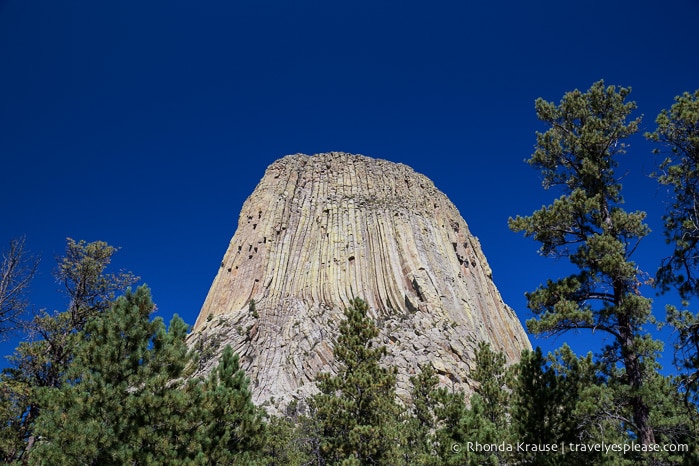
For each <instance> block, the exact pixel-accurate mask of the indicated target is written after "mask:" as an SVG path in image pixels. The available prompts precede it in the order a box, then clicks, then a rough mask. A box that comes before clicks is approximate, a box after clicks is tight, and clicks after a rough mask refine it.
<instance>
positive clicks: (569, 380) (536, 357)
mask: <svg viewBox="0 0 699 466" xmlns="http://www.w3.org/2000/svg"><path fill="white" fill-rule="evenodd" d="M566 348H567V347H566ZM576 359H577V358H576ZM576 362H577V361H576ZM568 369H569V370H568V371H567V373H566V374H565V375H562V374H557V373H556V371H555V370H554V369H553V368H551V367H549V366H548V365H547V362H546V359H545V358H544V356H543V354H542V352H541V349H540V348H537V349H536V350H535V351H525V352H523V353H522V359H521V361H520V362H519V364H518V369H517V374H518V376H517V380H516V384H515V391H514V396H513V398H514V404H513V409H512V424H513V430H514V433H515V436H516V440H517V442H524V443H525V444H529V445H561V444H564V445H568V444H569V443H578V439H579V438H580V434H581V433H582V432H581V431H580V430H579V429H580V427H581V424H580V423H579V421H580V418H578V416H577V414H576V410H577V403H578V402H579V400H580V394H579V391H580V389H581V386H580V385H579V378H578V377H577V374H576V372H577V364H576V365H574V366H572V367H571V366H569V367H568ZM583 455H584V456H583ZM519 459H520V460H521V461H522V462H523V463H524V464H537V465H557V464H569V463H570V462H571V461H574V462H575V463H576V464H583V461H590V460H592V459H593V458H592V454H590V453H587V452H586V453H583V454H576V453H575V452H571V453H568V454H565V455H564V454H560V453H551V452H545V453H541V452H523V453H522V454H521V455H519Z"/></svg>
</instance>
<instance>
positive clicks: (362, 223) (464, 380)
mask: <svg viewBox="0 0 699 466" xmlns="http://www.w3.org/2000/svg"><path fill="white" fill-rule="evenodd" d="M353 297H361V298H363V299H364V300H365V301H367V303H368V304H369V306H370V308H371V311H370V312H371V314H372V317H373V318H374V319H375V320H376V323H377V325H378V327H379V329H380V336H379V342H380V343H381V344H384V345H386V347H387V349H388V356H387V358H386V360H385V362H386V363H387V364H393V365H395V366H396V367H397V368H398V393H399V395H401V394H403V395H404V394H405V393H406V392H407V390H408V378H409V377H410V376H411V375H412V374H414V373H415V372H416V371H417V370H418V366H419V365H423V364H431V365H432V366H433V367H434V369H435V370H436V372H437V373H438V375H439V377H440V381H441V382H442V383H443V384H449V385H450V386H456V387H457V388H459V387H460V388H464V389H465V390H466V391H467V392H468V391H470V390H469V379H468V373H469V368H470V367H471V366H472V365H473V354H474V348H475V346H476V345H477V343H478V342H479V341H488V342H490V343H491V345H492V347H493V348H494V349H497V350H501V351H503V352H504V353H505V355H506V356H507V358H508V359H509V361H516V360H517V359H518V358H519V355H520V352H521V351H522V349H525V348H530V347H531V346H530V343H529V340H528V338H527V336H526V334H525V332H524V330H523V328H522V326H521V324H520V322H519V320H518V319H517V316H516V315H515V313H514V312H513V310H512V309H511V308H510V307H508V306H507V305H506V304H505V303H504V302H503V300H502V298H501V297H500V294H499V292H498V290H497V288H496V287H495V284H494V283H493V279H492V273H491V270H490V268H489V266H488V263H487V261H486V259H485V257H484V255H483V252H482V251H481V247H480V244H479V242H478V240H477V239H476V238H475V237H474V236H473V235H471V233H470V232H469V229H468V226H467V225H466V222H465V221H464V219H463V218H462V217H461V215H460V214H459V212H458V211H457V209H456V207H455V206H454V204H453V203H452V202H451V201H449V199H448V198H447V197H446V196H445V195H444V194H443V193H442V192H440V191H439V190H438V189H437V188H436V187H435V186H434V184H433V183H432V181H430V180H429V179H428V178H427V177H425V176H424V175H421V174H419V173H416V172H415V171H413V170H412V169H411V168H410V167H408V166H406V165H402V164H397V163H393V162H389V161H386V160H378V159H373V158H369V157H364V156H360V155H351V154H346V153H337V152H333V153H326V154H317V155H313V156H307V155H301V154H297V155H290V156H287V157H284V158H282V159H280V160H277V161H276V162H274V163H273V164H272V165H270V166H269V167H268V168H267V171H266V172H265V175H264V177H263V178H262V180H261V181H260V183H259V184H258V185H257V187H256V188H255V191H254V192H253V193H252V194H251V195H250V197H249V198H248V199H247V200H246V201H245V203H244V205H243V208H242V212H241V213H240V218H239V221H238V229H237V230H236V232H235V234H234V235H233V238H232V239H231V242H230V244H229V246H228V250H227V251H226V254H225V256H224V257H223V261H222V262H221V266H220V268H219V270H218V273H217V275H216V278H215V279H214V282H213V284H212V285H211V289H210V291H209V294H208V296H207V297H206V301H205V302H204V305H203V307H202V309H201V312H200V314H199V317H198V318H197V321H196V324H195V325H194V328H193V332H192V335H191V338H190V341H191V342H192V345H193V346H194V347H195V348H198V349H199V351H200V352H201V358H202V359H201V361H202V370H207V369H208V367H210V366H211V365H212V364H213V363H214V362H215V360H216V359H217V355H218V353H219V352H220V350H221V348H223V346H225V345H226V344H230V345H231V346H232V348H233V350H234V351H235V352H237V353H238V354H239V355H240V357H241V364H242V367H243V368H244V369H245V371H246V372H247V375H248V376H249V377H250V380H251V385H250V386H251V388H252V392H253V397H254V400H255V401H256V402H257V403H259V404H266V405H268V406H270V407H273V408H274V409H281V408H283V406H285V405H286V404H287V403H288V402H289V401H291V400H292V399H304V398H305V397H306V396H308V395H309V394H311V393H314V392H315V386H314V380H315V376H316V374H317V373H318V372H319V371H332V370H333V353H332V348H333V341H334V338H335V337H336V335H337V329H338V326H339V322H340V321H341V319H342V318H343V314H342V310H343V309H344V308H345V307H346V306H347V305H348V303H349V301H350V300H351V299H352V298H353Z"/></svg>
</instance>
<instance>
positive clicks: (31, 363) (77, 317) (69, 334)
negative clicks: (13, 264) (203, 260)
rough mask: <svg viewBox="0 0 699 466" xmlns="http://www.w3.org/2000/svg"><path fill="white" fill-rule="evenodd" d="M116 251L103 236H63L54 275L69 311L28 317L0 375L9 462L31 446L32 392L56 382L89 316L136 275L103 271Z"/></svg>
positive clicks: (34, 410)
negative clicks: (25, 332) (61, 253)
mask: <svg viewBox="0 0 699 466" xmlns="http://www.w3.org/2000/svg"><path fill="white" fill-rule="evenodd" d="M116 251H117V249H116V248H114V247H112V246H109V245H108V244H107V243H104V242H102V241H96V242H93V243H86V242H84V241H79V242H75V241H74V240H72V239H70V238H68V239H67V242H66V251H65V255H64V257H63V258H61V259H60V260H59V264H58V268H57V270H56V274H55V275H56V280H57V281H58V282H59V283H60V284H61V286H62V287H63V289H64V290H65V291H66V293H67V294H68V297H69V299H70V303H69V306H68V310H67V311H65V312H55V313H52V314H49V313H47V312H41V313H40V314H38V315H36V316H35V317H34V318H33V320H32V321H31V322H29V324H28V326H27V328H28V335H27V337H26V341H23V342H21V343H20V344H19V346H18V347H17V349H16V350H15V353H14V355H13V356H12V357H10V358H9V359H10V363H11V367H9V368H7V369H5V370H4V371H3V375H2V379H1V380H0V384H2V390H1V391H0V402H1V403H2V404H3V405H4V406H6V407H7V409H8V410H9V411H8V416H9V418H8V419H11V420H10V421H8V422H6V423H4V424H3V425H2V427H1V428H0V429H1V431H2V437H3V438H6V439H8V443H7V444H5V445H2V448H3V450H2V455H3V456H4V457H5V459H6V460H7V461H9V460H10V459H11V458H21V457H22V456H23V455H24V452H25V451H27V450H29V449H31V448H32V445H33V443H34V441H35V436H34V433H33V425H34V421H35V420H36V418H37V416H38V415H39V412H40V405H39V402H38V397H37V396H36V392H37V390H38V389H40V388H42V387H59V386H60V384H61V381H62V379H63V375H64V373H65V370H66V368H67V367H68V365H69V363H70V361H71V360H72V357H73V352H74V348H75V341H76V338H77V334H78V332H80V331H81V330H83V327H84V325H85V323H86V322H87V320H88V319H89V318H91V317H93V316H95V315H97V314H99V313H100V312H104V311H105V310H106V309H107V308H108V307H109V305H110V302H111V300H113V299H114V296H115V295H116V293H118V292H121V291H123V290H124V289H126V288H127V287H128V286H130V285H131V284H133V283H134V282H135V281H136V280H137V279H138V278H137V277H135V276H133V275H132V274H131V273H128V272H119V273H117V274H111V273H107V272H106V268H107V267H108V265H109V264H110V262H111V258H112V256H113V254H114V253H115V252H116ZM9 439H13V440H12V441H9Z"/></svg>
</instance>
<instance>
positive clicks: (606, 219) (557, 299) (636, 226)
mask: <svg viewBox="0 0 699 466" xmlns="http://www.w3.org/2000/svg"><path fill="white" fill-rule="evenodd" d="M629 92H630V89H628V88H619V89H617V88H615V87H614V86H609V87H605V85H604V82H603V81H599V82H597V83H595V84H593V85H592V87H591V88H590V89H589V90H588V91H587V92H584V93H583V92H580V91H578V90H575V91H572V92H568V93H566V94H565V95H564V97H563V99H562V100H561V102H560V105H556V104H554V103H552V102H546V101H545V100H543V99H538V100H537V101H536V112H537V116H538V117H539V119H540V120H542V121H543V122H545V123H546V124H547V125H548V126H549V129H548V130H547V131H546V132H544V133H537V144H536V150H535V152H534V154H533V155H532V156H531V158H530V159H529V161H528V162H529V164H530V165H532V166H533V167H535V168H537V169H539V170H540V171H541V173H542V175H543V185H544V188H550V187H559V188H561V189H562V191H563V195H562V196H561V197H559V198H558V199H556V200H555V201H554V202H553V204H551V205H549V206H545V207H543V208H542V209H540V210H538V211H536V212H534V213H533V214H532V215H531V216H529V217H521V216H517V218H515V219H512V218H511V219H510V221H509V225H510V228H511V229H512V230H513V231H515V232H520V231H521V232H524V234H525V236H530V237H533V238H534V239H535V240H537V241H539V242H540V243H541V249H540V253H541V254H543V255H545V256H550V257H566V258H568V259H569V260H570V262H571V263H572V264H573V265H574V266H575V267H577V269H578V270H579V272H578V273H575V274H572V275H570V276H567V277H564V278H562V279H558V280H548V282H547V283H546V284H545V285H542V286H540V287H539V288H538V289H537V290H536V291H534V292H532V293H528V294H527V299H528V306H529V308H530V309H531V310H532V311H533V312H534V313H535V314H536V315H537V316H538V319H532V320H529V321H528V322H527V326H528V328H529V330H530V331H531V332H533V333H535V334H559V333H562V332H567V331H569V330H579V329H589V330H591V331H600V332H604V333H606V334H607V335H609V337H610V338H611V341H612V343H611V344H610V345H608V346H606V347H605V348H604V350H603V354H604V358H605V359H604V360H605V362H606V363H607V365H606V370H607V372H608V373H609V374H610V375H612V374H613V375H618V377H619V380H620V381H623V385H624V386H625V387H627V388H628V390H627V391H626V394H625V395H626V399H625V400H624V401H625V403H624V404H626V405H628V406H629V408H630V410H631V413H632V416H631V418H632V426H631V428H632V429H633V431H634V432H635V434H636V436H637V437H638V439H639V441H640V442H642V443H643V444H650V443H654V441H655V437H654V433H653V428H652V425H651V406H650V405H649V403H648V401H647V400H646V399H644V385H645V383H646V381H647V380H648V378H649V377H651V376H652V374H653V371H654V370H656V363H655V356H656V353H657V352H658V351H659V350H660V349H661V345H660V343H659V342H657V341H654V340H653V339H652V338H651V337H650V336H649V334H648V333H647V332H646V331H645V330H644V326H645V325H646V324H647V323H649V322H651V321H652V315H651V306H650V301H649V300H648V299H646V298H644V297H642V296H641V295H640V293H639V287H640V286H641V285H642V284H643V283H644V281H645V278H644V275H643V274H642V273H641V272H640V271H639V269H638V267H637V266H636V264H635V263H634V262H633V261H632V260H631V256H632V255H633V253H634V251H635V250H636V247H637V246H638V243H639V241H640V240H641V239H642V238H643V237H644V236H646V235H647V234H648V232H649V230H648V228H647V226H646V225H645V224H644V223H643V220H644V218H645V213H644V212H627V211H625V210H624V209H623V208H622V207H621V205H622V203H623V198H622V196H621V184H620V183H619V181H618V177H617V175H616V174H615V168H616V166H617V163H618V162H617V157H618V156H619V155H621V154H623V153H624V152H625V149H626V144H625V143H624V140H625V139H626V138H628V137H629V136H631V135H633V134H634V133H636V132H637V131H638V123H639V121H640V119H635V120H631V121H627V118H628V117H629V115H630V113H631V112H632V111H633V110H634V109H635V108H636V105H635V103H634V102H627V101H626V98H627V96H628V94H629ZM617 364H621V366H622V367H623V369H624V370H623V373H620V374H617V373H616V372H615V368H616V365H617Z"/></svg>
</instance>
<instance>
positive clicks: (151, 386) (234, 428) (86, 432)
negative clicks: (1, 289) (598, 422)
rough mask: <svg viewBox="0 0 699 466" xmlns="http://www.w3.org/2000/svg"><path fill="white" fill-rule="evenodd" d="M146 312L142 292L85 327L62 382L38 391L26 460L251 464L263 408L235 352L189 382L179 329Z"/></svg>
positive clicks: (149, 306)
mask: <svg viewBox="0 0 699 466" xmlns="http://www.w3.org/2000/svg"><path fill="white" fill-rule="evenodd" d="M153 309H154V305H153V302H152V301H151V298H150V291H149V290H148V288H147V287H145V286H142V287H140V288H138V289H137V290H136V292H135V293H131V292H127V293H126V295H125V296H123V297H120V298H118V299H117V300H116V302H115V303H114V305H113V307H112V309H110V310H109V311H106V312H103V313H102V314H100V315H98V316H96V317H95V318H93V319H90V320H89V321H88V323H87V325H86V327H85V330H84V331H83V332H81V333H80V335H79V342H78V345H77V347H76V350H75V357H74V359H73V361H72V362H71V364H70V367H69V369H68V371H67V372H66V375H65V377H64V380H63V383H62V384H61V386H60V387H59V388H43V389H42V390H41V405H42V408H43V409H42V411H41V414H40V415H39V418H38V419H37V425H36V432H37V435H38V441H37V443H36V445H35V447H34V448H33V449H32V450H31V451H30V456H29V462H30V464H95V465H97V464H99V465H109V464H114V465H117V464H118V465H121V464H153V465H155V464H158V465H160V464H198V465H213V464H216V465H219V464H222V465H226V464H228V465H232V464H240V465H252V464H256V460H257V459H259V455H258V452H259V450H261V447H262V445H263V443H264V425H263V422H262V412H260V411H259V410H258V409H257V408H256V407H255V406H254V405H253V403H252V400H251V394H250V392H249V390H248V379H247V378H246V377H245V374H244V373H243V371H242V370H241V369H240V367H239V366H238V358H237V356H236V355H234V354H233V352H232V351H231V349H230V347H226V349H225V350H224V353H223V356H222V359H221V361H220V363H219V365H218V366H217V367H216V368H215V369H214V370H213V371H212V372H211V374H210V375H209V377H208V378H207V379H206V380H205V381H201V380H198V379H193V378H191V374H192V372H193V370H194V368H195V361H194V358H193V354H192V353H191V352H190V351H189V349H188V347H187V344H186V336H187V326H186V324H185V323H184V322H183V321H182V320H181V319H180V318H179V317H177V316H175V317H174V318H173V319H172V322H171V324H170V326H169V328H168V329H166V328H165V324H164V323H163V321H162V319H160V318H156V319H154V320H150V314H151V312H152V311H153Z"/></svg>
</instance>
